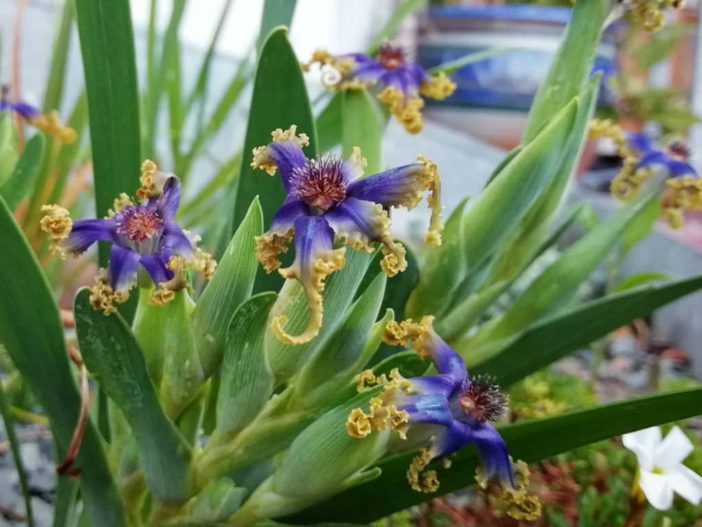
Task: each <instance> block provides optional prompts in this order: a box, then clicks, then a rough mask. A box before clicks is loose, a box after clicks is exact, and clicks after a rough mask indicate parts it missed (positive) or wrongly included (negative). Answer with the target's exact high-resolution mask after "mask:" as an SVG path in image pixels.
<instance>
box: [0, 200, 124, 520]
mask: <svg viewBox="0 0 702 527" xmlns="http://www.w3.org/2000/svg"><path fill="white" fill-rule="evenodd" d="M0 254H1V255H2V265H0V341H2V344H3V346H4V347H5V349H7V352H8V353H9V354H10V357H11V358H12V361H13V362H14V363H15V366H16V367H17V369H18V370H19V372H20V373H21V374H22V377H23V378H24V380H25V381H26V382H27V383H28V384H29V386H30V387H31V389H32V391H33V393H34V395H36V397H37V399H38V400H39V402H40V403H41V405H42V407H43V408H44V411H45V412H46V414H47V416H48V417H49V420H50V421H51V430H52V432H53V434H54V438H55V442H56V445H57V446H58V455H59V456H60V455H63V454H64V453H65V452H66V449H67V447H68V445H69V443H70V441H71V436H72V435H73V430H74V429H75V426H76V422H77V420H78V410H79V406H80V398H79V395H78V389H77V387H76V384H75V381H74V379H73V375H72V374H71V370H70V365H69V363H68V353H67V351H66V344H65V339H64V335H63V328H62V327H61V321H60V318H59V312H58V308H57V307H56V303H55V302H54V299H53V297H52V294H51V290H50V289H49V284H48V283H47V281H46V278H45V277H44V275H43V274H42V272H41V269H40V268H39V263H38V262H37V260H36V258H35V256H34V254H33V253H32V250H31V249H30V248H29V246H28V245H27V241H26V239H25V238H24V236H23V235H22V233H21V231H20V229H19V227H18V226H17V224H16V223H15V222H14V220H13V218H12V213H11V212H10V210H9V209H8V208H7V205H6V204H5V202H4V201H3V200H2V199H1V198H0ZM76 466H77V468H80V469H82V471H83V474H82V476H81V485H82V495H83V500H84V502H85V506H86V509H87V510H88V516H89V518H90V520H91V524H92V525H101V526H103V525H104V526H107V527H113V526H114V527H121V526H124V525H125V524H126V520H125V515H124V509H123V505H122V502H121V500H120V498H119V495H118V493H117V489H116V487H115V485H114V481H113V480H112V475H111V474H110V471H109V469H108V467H107V460H106V458H105V452H104V450H103V448H102V444H101V443H100V438H99V435H98V433H97V431H96V429H95V427H94V426H93V424H92V422H89V423H88V426H87V428H86V430H85V436H84V437H83V442H82V444H81V448H80V452H79V454H78V460H77V463H76Z"/></svg>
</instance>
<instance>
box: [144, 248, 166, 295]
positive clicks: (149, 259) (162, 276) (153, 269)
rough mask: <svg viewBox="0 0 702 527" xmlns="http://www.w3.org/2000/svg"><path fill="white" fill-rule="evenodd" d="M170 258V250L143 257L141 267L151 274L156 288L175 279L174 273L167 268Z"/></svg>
mask: <svg viewBox="0 0 702 527" xmlns="http://www.w3.org/2000/svg"><path fill="white" fill-rule="evenodd" d="M170 256H171V255H170V251H168V250H163V251H161V252H158V253H153V254H143V255H142V256H141V265H142V266H143V267H144V269H146V271H147V272H148V273H149V275H150V276H151V279H152V280H153V281H154V284H156V286H158V284H160V283H163V282H168V280H170V279H171V278H173V275H174V273H173V271H171V270H170V269H169V268H168V267H167V264H168V260H169V259H170Z"/></svg>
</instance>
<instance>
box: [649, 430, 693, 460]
mask: <svg viewBox="0 0 702 527" xmlns="http://www.w3.org/2000/svg"><path fill="white" fill-rule="evenodd" d="M693 450H694V446H693V445H692V442H691V441H690V440H689V439H688V437H687V436H686V435H685V433H684V432H683V431H682V430H680V427H678V426H674V427H673V428H672V429H671V430H670V432H668V435H667V436H665V438H664V439H663V441H661V442H660V443H659V444H658V445H657V446H656V448H655V450H654V451H653V462H654V463H655V465H656V466H657V467H662V468H669V467H670V468H672V467H675V466H677V465H679V464H680V463H682V462H683V460H684V459H685V458H686V457H687V456H689V455H690V454H691V453H692V451H693Z"/></svg>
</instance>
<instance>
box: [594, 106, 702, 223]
mask: <svg viewBox="0 0 702 527" xmlns="http://www.w3.org/2000/svg"><path fill="white" fill-rule="evenodd" d="M591 134H592V136H593V137H610V138H611V139H612V140H613V141H614V144H615V146H616V148H617V152H618V154H619V155H620V156H621V157H622V159H623V167H622V170H621V172H620V173H619V174H617V176H616V177H615V178H614V179H613V180H612V183H611V192H612V196H613V197H614V198H615V199H617V200H619V201H623V202H628V201H632V200H634V199H636V198H637V197H638V196H639V193H640V190H641V187H642V186H643V184H644V183H645V182H646V181H648V180H649V179H651V178H652V177H653V176H654V175H655V174H662V175H663V176H664V177H665V178H666V187H667V188H666V191H665V194H664V196H663V208H662V210H661V217H662V218H663V219H665V220H666V221H667V222H668V223H669V224H670V226H671V227H673V228H675V229H677V228H680V227H682V225H683V224H684V213H685V212H686V211H693V210H699V209H701V208H702V179H701V178H700V177H699V176H698V175H697V171H696V170H695V169H694V168H693V167H692V165H690V163H689V157H690V152H689V148H688V146H687V144H685V143H684V142H682V141H671V142H669V143H668V144H667V146H665V147H664V148H659V147H657V146H656V144H655V143H654V142H653V141H652V140H651V139H650V138H648V137H647V136H646V135H644V134H641V133H634V132H625V131H623V130H622V129H621V128H620V127H619V126H618V125H616V124H614V123H612V122H611V121H609V120H604V121H593V123H592V128H591Z"/></svg>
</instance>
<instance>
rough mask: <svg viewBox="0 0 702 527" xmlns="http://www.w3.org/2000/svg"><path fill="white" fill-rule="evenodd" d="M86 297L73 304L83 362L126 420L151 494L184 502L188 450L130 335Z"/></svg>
mask: <svg viewBox="0 0 702 527" xmlns="http://www.w3.org/2000/svg"><path fill="white" fill-rule="evenodd" d="M89 297H90V291H88V290H87V289H83V290H81V291H79V292H78V294H77V295H76V298H75V302H74V306H73V308H74V312H75V318H76V331H77V333H78V343H79V345H80V351H81V353H82V354H83V359H84V360H85V364H86V365H87V366H88V369H89V370H90V372H91V373H92V374H93V375H95V376H96V377H97V378H98V379H99V381H100V385H101V386H102V387H103V388H104V389H105V391H106V392H107V394H108V395H109V396H110V398H111V399H112V400H113V401H114V402H115V403H116V404H117V406H119V408H120V409H121V410H122V412H123V413H124V417H125V418H126V419H127V421H128V422H129V425H130V426H131V428H132V431H133V432H134V436H135V438H136V440H137V444H138V445H139V451H140V453H141V456H140V457H141V462H142V464H143V467H144V473H145V475H146V482H147V484H148V486H149V489H150V490H151V492H152V493H153V495H154V496H156V498H158V499H159V500H161V501H163V502H171V501H180V500H183V499H185V498H187V497H188V495H189V491H190V484H191V481H190V480H191V478H190V471H189V467H188V464H189V459H190V452H189V449H188V447H187V445H186V444H185V441H184V440H183V439H182V438H181V437H180V435H179V434H178V432H177V431H176V429H175V427H174V426H173V424H172V423H171V421H169V420H168V418H167V417H166V414H165V413H164V412H163V409H162V408H161V405H160V404H159V401H158V398H157V397H156V391H155V390H154V387H153V383H152V382H151V379H150V378H149V374H148V372H147V370H146V362H145V361H144V356H143V354H142V352H141V350H140V349H139V345H138V344H137V341H136V338H135V337H134V334H133V333H132V332H131V330H130V329H129V327H128V326H127V324H126V323H125V322H124V319H123V318H122V317H121V316H120V315H119V314H114V315H111V316H105V315H104V314H102V313H101V312H99V311H96V310H95V309H93V308H92V306H91V305H90V299H89Z"/></svg>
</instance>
